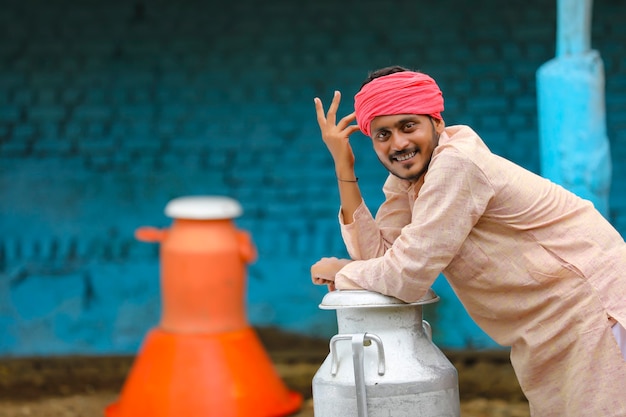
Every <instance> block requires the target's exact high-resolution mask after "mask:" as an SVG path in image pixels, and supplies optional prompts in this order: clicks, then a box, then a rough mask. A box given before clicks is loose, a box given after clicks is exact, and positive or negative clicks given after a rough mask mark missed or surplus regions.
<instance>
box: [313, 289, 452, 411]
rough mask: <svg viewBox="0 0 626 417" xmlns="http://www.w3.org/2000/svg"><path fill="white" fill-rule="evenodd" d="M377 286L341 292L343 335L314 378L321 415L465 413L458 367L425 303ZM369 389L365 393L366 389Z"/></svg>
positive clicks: (333, 297) (329, 301) (332, 297)
mask: <svg viewBox="0 0 626 417" xmlns="http://www.w3.org/2000/svg"><path fill="white" fill-rule="evenodd" d="M437 300H438V297H437V296H436V295H435V294H434V293H433V292H432V291H431V292H429V293H428V294H427V296H425V298H423V299H422V300H420V302H418V303H413V304H406V303H403V302H401V301H400V300H397V299H395V298H393V297H387V296H384V295H382V294H377V293H372V292H369V291H364V290H362V291H361V290H358V291H356V290H355V291H334V292H332V293H329V294H328V295H327V296H326V297H324V300H323V301H322V304H321V305H320V307H321V308H324V309H336V310H337V324H338V330H339V333H338V334H337V335H336V336H335V337H333V339H331V344H330V347H331V352H330V354H329V355H328V357H327V358H326V359H325V361H324V362H323V364H322V366H321V367H320V369H319V370H318V371H317V373H316V374H315V376H314V378H313V404H314V409H315V416H316V417H331V416H332V417H336V416H341V417H364V416H368V417H409V416H411V417H416V416H423V417H458V416H460V405H459V391H458V376H457V371H456V369H455V368H454V366H453V365H452V364H451V363H450V361H449V360H448V359H447V358H446V356H445V355H444V354H443V353H442V352H441V351H440V350H439V348H437V346H436V345H435V344H433V342H432V340H431V337H430V326H429V325H428V324H427V323H425V322H423V320H422V305H423V304H427V303H430V302H435V301H437ZM360 390H361V391H360Z"/></svg>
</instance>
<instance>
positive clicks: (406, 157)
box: [396, 152, 417, 162]
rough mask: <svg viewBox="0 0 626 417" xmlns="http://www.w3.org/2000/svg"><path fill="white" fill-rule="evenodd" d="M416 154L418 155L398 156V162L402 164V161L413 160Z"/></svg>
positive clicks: (412, 153) (413, 153)
mask: <svg viewBox="0 0 626 417" xmlns="http://www.w3.org/2000/svg"><path fill="white" fill-rule="evenodd" d="M415 154H417V152H411V153H407V154H404V155H402V156H398V157H396V160H398V161H400V162H402V161H406V160H407V159H411V158H413V157H414V156H415Z"/></svg>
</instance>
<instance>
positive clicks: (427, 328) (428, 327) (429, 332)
mask: <svg viewBox="0 0 626 417" xmlns="http://www.w3.org/2000/svg"><path fill="white" fill-rule="evenodd" d="M422 328H424V332H426V336H428V340H430V341H431V342H432V341H433V328H432V326H431V325H430V323H429V322H427V321H426V320H422Z"/></svg>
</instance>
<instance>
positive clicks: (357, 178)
mask: <svg viewBox="0 0 626 417" xmlns="http://www.w3.org/2000/svg"><path fill="white" fill-rule="evenodd" d="M337 181H341V182H359V177H356V179H354V180H342V179H341V178H339V177H337Z"/></svg>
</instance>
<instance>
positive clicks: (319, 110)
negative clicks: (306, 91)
mask: <svg viewBox="0 0 626 417" xmlns="http://www.w3.org/2000/svg"><path fill="white" fill-rule="evenodd" d="M313 102H314V103H315V113H316V114H317V123H318V124H319V125H320V128H321V127H324V126H325V125H326V116H325V115H324V105H323V104H322V100H320V99H319V98H318V97H315V98H314V99H313Z"/></svg>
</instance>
